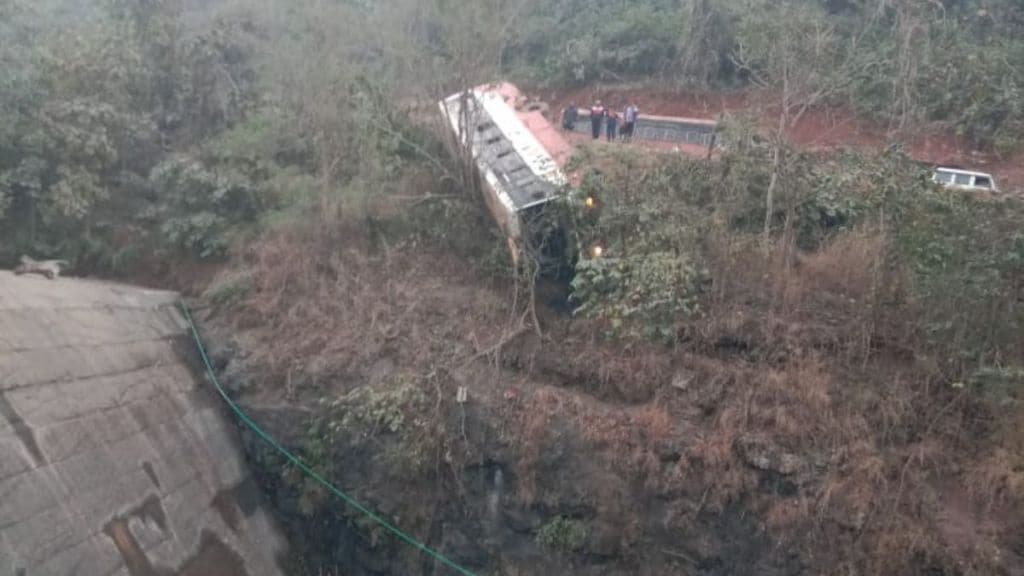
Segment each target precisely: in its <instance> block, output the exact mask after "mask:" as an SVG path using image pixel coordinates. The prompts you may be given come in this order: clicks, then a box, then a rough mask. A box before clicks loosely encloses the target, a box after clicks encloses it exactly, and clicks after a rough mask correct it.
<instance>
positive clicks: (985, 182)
mask: <svg viewBox="0 0 1024 576" xmlns="http://www.w3.org/2000/svg"><path fill="white" fill-rule="evenodd" d="M932 180H934V181H935V182H937V183H939V184H941V185H943V186H949V187H951V188H962V189H964V190H989V191H991V192H998V191H999V188H997V187H996V180H995V178H993V177H992V175H991V174H987V173H985V172H971V171H970V170H960V169H957V168H936V169H935V170H934V172H932Z"/></svg>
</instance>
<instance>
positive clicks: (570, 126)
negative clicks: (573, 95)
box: [562, 102, 580, 132]
mask: <svg viewBox="0 0 1024 576" xmlns="http://www.w3.org/2000/svg"><path fill="white" fill-rule="evenodd" d="M579 117H580V111H579V109H578V108H576V103H575V102H573V103H571V104H569V106H568V107H566V109H565V111H564V112H562V128H564V129H565V130H567V131H569V132H572V131H573V130H575V129H576V121H577V120H579Z"/></svg>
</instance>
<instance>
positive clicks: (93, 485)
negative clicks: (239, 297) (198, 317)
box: [0, 271, 284, 576]
mask: <svg viewBox="0 0 1024 576" xmlns="http://www.w3.org/2000/svg"><path fill="white" fill-rule="evenodd" d="M175 302H176V296H175V295H174V294H173V293H169V292H157V291H150V290H144V289H140V288H132V287H126V286H120V285H116V284H110V283H103V282H92V281H85V280H74V279H66V278H65V279H58V280H47V279H45V278H43V277H40V276H20V277H16V276H14V275H13V274H11V273H9V272H5V271H0V576H16V575H23V576H50V575H53V576H71V575H74V576H107V575H111V576H205V575H210V576H263V575H266V576H271V575H279V574H281V571H280V570H279V568H278V566H277V557H278V555H279V554H281V553H282V552H283V550H284V541H283V539H282V538H281V536H280V534H279V532H278V531H277V529H276V528H275V525H274V523H273V521H272V519H271V517H270V516H269V515H268V514H267V512H266V511H265V510H264V509H263V507H262V504H261V495H260V493H259V490H258V489H257V488H256V486H255V485H254V484H253V482H252V481H251V480H250V479H249V476H248V472H247V471H246V468H245V465H244V461H243V460H242V458H241V455H240V452H239V450H238V447H237V445H236V442H235V438H234V437H233V431H232V430H231V428H230V426H229V424H228V423H227V421H226V419H225V418H224V417H223V416H222V413H221V409H220V406H219V405H218V404H217V402H215V401H214V399H213V397H212V396H211V395H210V392H209V391H208V390H205V389H203V385H202V381H201V380H200V377H197V374H199V373H198V372H197V371H196V368H195V367H194V366H192V365H191V364H189V361H188V360H187V359H189V358H191V357H192V356H191V350H192V349H191V341H190V340H188V339H187V338H186V333H185V324H184V322H183V321H182V318H181V316H180V315H179V313H178V311H177V310H176V309H175V307H174V304H175ZM200 376H201V375H200Z"/></svg>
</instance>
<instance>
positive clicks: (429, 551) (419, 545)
mask: <svg viewBox="0 0 1024 576" xmlns="http://www.w3.org/2000/svg"><path fill="white" fill-rule="evenodd" d="M181 311H182V312H183V313H184V315H185V320H186V321H187V322H188V327H189V330H191V332H192V338H193V339H194V340H195V342H196V348H197V349H198V350H199V356H200V357H201V358H202V359H203V365H204V366H206V374H207V376H209V378H210V381H211V382H213V386H214V388H216V389H217V393H218V394H220V397H221V398H223V399H224V402H226V403H227V405H228V406H229V407H230V408H231V410H232V411H233V412H234V413H235V415H236V416H238V419H239V420H241V421H242V423H243V424H245V425H246V426H248V427H249V429H250V430H252V431H253V432H255V433H256V435H257V436H259V437H260V438H261V439H262V440H263V441H264V442H266V443H267V444H269V445H270V446H272V447H273V448H274V449H275V450H277V451H278V452H279V453H280V454H281V455H282V456H284V457H285V459H286V460H288V461H289V462H291V463H292V464H293V465H295V467H296V468H298V469H299V470H301V471H302V472H303V473H304V474H306V475H307V476H309V477H310V478H312V479H313V480H316V481H317V482H319V483H320V485H322V486H323V487H324V488H326V489H327V490H328V491H329V492H331V493H332V494H334V495H335V496H337V497H338V498H341V499H342V500H343V501H344V502H345V503H346V504H348V505H349V506H351V507H352V508H355V509H356V510H357V511H359V513H361V514H362V515H364V516H366V517H367V518H369V519H370V520H372V521H374V522H375V523H377V524H378V525H380V526H381V527H382V528H384V529H385V530H387V531H388V532H390V533H391V534H393V535H394V536H395V537H396V538H398V539H399V540H401V541H402V542H405V543H406V544H408V545H410V546H412V547H413V548H416V549H418V550H420V551H421V552H423V553H424V554H426V555H428V556H430V557H431V558H434V559H435V560H437V561H438V562H440V563H442V564H444V565H445V566H447V567H449V568H451V569H452V570H453V571H455V572H457V573H459V574H462V575H463V576H476V575H475V574H474V573H473V572H470V571H469V570H467V569H466V568H463V567H462V566H459V565H458V564H456V563H455V562H454V561H452V560H450V559H449V558H448V557H446V556H445V555H444V554H441V553H440V552H438V551H436V550H434V549H433V548H431V547H429V546H427V545H426V544H424V543H423V542H420V541H419V540H417V539H415V538H413V537H412V536H409V535H408V534H406V533H405V532H402V530H400V529H399V528H398V527H396V526H395V525H393V524H391V523H390V522H388V521H387V520H385V519H384V518H381V517H380V516H379V515H378V514H376V513H374V512H373V511H371V510H370V509H369V508H367V507H366V506H363V505H362V504H360V503H359V501H358V500H356V499H355V498H353V497H351V496H349V495H348V494H346V493H345V492H342V491H341V490H340V489H339V488H337V487H336V486H335V485H334V484H331V482H330V481H328V480H326V479H324V477H323V476H320V475H319V474H317V473H316V472H315V471H314V470H313V469H312V468H310V467H309V466H307V465H306V463H305V462H303V461H302V460H300V459H299V457H298V456H296V455H295V454H292V453H291V451H289V450H288V449H287V448H285V447H284V446H282V445H281V443H280V442H278V441H277V440H275V439H274V437H273V436H271V435H270V434H268V433H267V432H265V431H264V430H263V429H262V428H260V427H259V425H257V424H256V423H255V422H253V420H252V418H249V415H248V414H246V413H245V411H244V410H242V408H241V407H240V406H239V405H238V404H236V403H235V402H234V400H232V399H231V397H229V396H228V394H227V392H225V391H224V388H223V387H221V385H220V381H218V380H217V375H216V374H214V371H213V366H212V365H211V364H210V358H209V357H208V356H207V355H206V347H205V346H203V340H202V339H201V338H200V337H199V331H198V330H196V325H195V323H193V322H192V314H191V313H189V309H188V306H187V305H186V304H185V303H184V302H182V303H181Z"/></svg>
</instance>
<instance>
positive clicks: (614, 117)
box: [605, 110, 619, 142]
mask: <svg viewBox="0 0 1024 576" xmlns="http://www.w3.org/2000/svg"><path fill="white" fill-rule="evenodd" d="M607 114H608V120H607V126H606V127H605V130H606V132H607V133H608V141H609V142H614V141H615V138H616V137H617V136H618V134H617V133H616V131H617V130H618V128H619V113H618V112H616V111H614V110H609V111H608V112H607Z"/></svg>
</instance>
